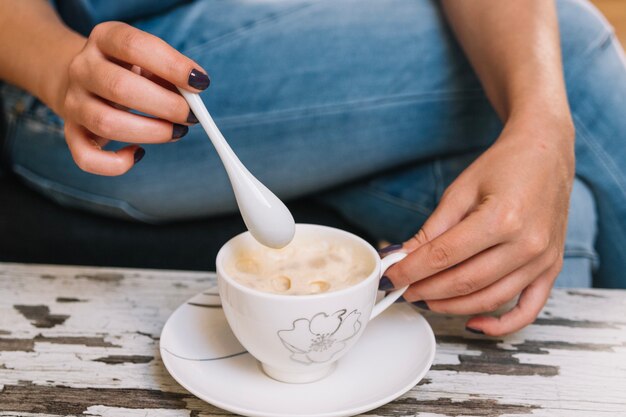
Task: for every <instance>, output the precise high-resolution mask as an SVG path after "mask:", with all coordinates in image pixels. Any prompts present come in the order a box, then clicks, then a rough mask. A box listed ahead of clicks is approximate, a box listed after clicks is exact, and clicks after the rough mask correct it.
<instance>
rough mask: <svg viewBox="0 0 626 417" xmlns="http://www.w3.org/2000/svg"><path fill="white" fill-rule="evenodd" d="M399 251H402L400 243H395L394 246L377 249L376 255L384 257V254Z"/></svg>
mask: <svg viewBox="0 0 626 417" xmlns="http://www.w3.org/2000/svg"><path fill="white" fill-rule="evenodd" d="M399 249H402V243H396V244H395V245H389V246H386V247H384V248H382V249H379V250H378V253H380V254H381V255H384V254H386V253H389V252H393V251H396V250H399Z"/></svg>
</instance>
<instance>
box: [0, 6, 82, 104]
mask: <svg viewBox="0 0 626 417" xmlns="http://www.w3.org/2000/svg"><path fill="white" fill-rule="evenodd" d="M84 43H85V40H84V38H83V37H81V36H80V35H78V34H77V33H75V32H73V31H71V30H70V29H69V28H67V27H66V26H65V25H64V24H63V22H61V20H60V19H59V18H58V16H57V15H56V13H55V11H54V10H53V9H52V7H51V6H50V4H49V2H48V1H46V0H20V1H12V0H0V79H2V80H4V81H7V82H9V83H11V84H15V85H17V86H19V87H21V88H23V89H25V90H27V91H29V92H30V93H32V94H33V95H35V96H37V97H38V98H39V99H41V100H42V101H43V102H44V103H46V104H47V105H48V106H50V107H52V108H53V109H54V110H55V111H58V109H59V108H60V107H61V106H60V103H59V101H60V100H62V97H59V94H58V93H59V91H62V84H63V83H64V82H66V72H67V65H68V63H69V61H70V60H71V59H72V57H73V56H74V55H76V53H77V52H78V51H80V49H81V48H82V47H83V45H84Z"/></svg>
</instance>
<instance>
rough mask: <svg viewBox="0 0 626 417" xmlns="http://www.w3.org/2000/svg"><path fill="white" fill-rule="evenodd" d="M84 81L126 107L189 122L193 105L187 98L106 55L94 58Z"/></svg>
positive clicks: (165, 118)
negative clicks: (104, 57)
mask: <svg viewBox="0 0 626 417" xmlns="http://www.w3.org/2000/svg"><path fill="white" fill-rule="evenodd" d="M91 65H93V68H92V69H91V71H89V76H88V77H87V78H83V79H81V80H80V83H81V85H82V86H83V87H84V88H85V89H87V90H88V91H90V92H92V93H94V94H95V95H97V96H99V97H102V98H104V99H105V100H108V101H110V102H112V103H115V104H117V105H121V106H123V107H126V108H129V109H134V110H137V111H139V112H142V113H145V114H149V115H152V116H155V117H158V118H159V119H164V120H168V121H171V122H174V123H179V124H182V123H189V120H190V119H189V116H190V109H189V105H188V104H187V102H186V101H185V99H184V98H183V97H182V96H181V95H180V94H177V93H174V92H172V91H170V90H167V89H165V88H163V87H161V86H159V85H157V84H155V83H154V82H152V81H150V80H149V79H147V78H145V77H142V76H141V75H139V74H136V73H134V72H132V71H129V70H127V69H125V68H122V67H120V66H118V65H116V64H114V63H112V62H110V61H108V60H106V59H97V60H96V61H95V62H93V63H92V64H91Z"/></svg>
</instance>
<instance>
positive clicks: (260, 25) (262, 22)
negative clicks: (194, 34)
mask: <svg viewBox="0 0 626 417" xmlns="http://www.w3.org/2000/svg"><path fill="white" fill-rule="evenodd" d="M312 6H314V3H309V4H305V5H302V6H298V7H293V8H291V9H289V10H285V11H283V12H280V13H275V14H271V15H270V16H267V17H265V18H262V19H259V20H256V21H254V22H253V23H250V24H247V25H242V26H240V27H238V28H237V29H234V30H232V31H230V32H228V33H225V34H223V35H219V36H217V37H215V38H212V39H209V40H207V41H206V42H202V43H200V44H198V45H194V46H191V47H189V48H186V49H183V50H181V53H182V54H183V55H193V53H194V52H196V51H198V50H207V49H208V50H213V51H214V50H218V49H219V48H221V47H223V46H224V45H227V44H229V43H230V42H234V41H236V40H238V39H241V38H242V37H243V36H245V35H246V34H250V33H254V32H257V31H259V30H263V29H265V28H266V27H268V26H270V23H273V22H276V21H277V20H279V19H281V18H283V17H293V16H294V15H297V13H298V12H301V11H303V10H306V9H309V8H310V7H312Z"/></svg>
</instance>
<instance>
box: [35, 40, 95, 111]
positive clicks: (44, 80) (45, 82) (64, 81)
mask: <svg viewBox="0 0 626 417" xmlns="http://www.w3.org/2000/svg"><path fill="white" fill-rule="evenodd" d="M51 36H52V39H51V42H50V43H49V45H55V46H56V47H55V48H52V49H51V50H49V53H48V54H47V58H46V59H45V66H44V67H42V70H41V71H38V74H37V75H38V76H37V80H36V83H35V85H36V86H35V95H36V96H37V97H38V98H39V99H40V100H41V101H42V102H44V103H45V104H46V105H47V106H48V107H50V108H51V109H52V110H53V111H54V112H55V113H57V114H58V115H59V116H61V117H63V116H64V114H63V103H64V101H65V93H66V91H67V86H68V80H69V75H68V67H69V64H70V62H72V59H74V57H75V56H76V55H77V54H78V53H79V52H80V51H81V50H82V49H83V47H84V46H85V43H86V39H85V38H84V37H82V36H80V35H79V34H77V33H75V32H73V31H71V30H69V29H66V28H63V29H62V30H60V31H59V32H58V33H56V34H53V35H51Z"/></svg>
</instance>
